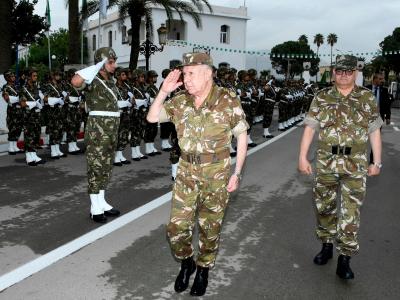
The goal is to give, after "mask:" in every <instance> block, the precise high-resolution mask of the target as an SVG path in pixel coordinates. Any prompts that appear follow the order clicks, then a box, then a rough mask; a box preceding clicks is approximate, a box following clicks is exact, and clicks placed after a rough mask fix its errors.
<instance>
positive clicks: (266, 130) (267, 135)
mask: <svg viewBox="0 0 400 300" xmlns="http://www.w3.org/2000/svg"><path fill="white" fill-rule="evenodd" d="M263 137H265V138H273V137H274V136H273V135H272V134H271V133H270V132H269V128H264V134H263Z"/></svg>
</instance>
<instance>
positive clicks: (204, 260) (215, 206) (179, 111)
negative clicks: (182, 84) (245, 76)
mask: <svg viewBox="0 0 400 300" xmlns="http://www.w3.org/2000/svg"><path fill="white" fill-rule="evenodd" d="M168 120H170V121H172V122H173V123H174V124H175V127H176V130H177V134H178V140H179V146H180V148H181V151H182V154H181V155H182V156H181V158H180V160H179V166H178V173H177V177H176V181H175V184H174V188H173V196H172V211H171V219H170V222H169V224H168V226H167V232H168V237H169V239H170V243H171V248H172V251H173V252H174V254H175V256H176V257H177V258H178V259H185V258H188V257H191V256H193V246H192V243H191V242H192V232H193V228H194V226H195V217H196V212H197V213H198V223H199V252H200V253H199V255H198V258H197V265H199V266H201V267H212V266H213V265H214V263H215V258H216V255H217V251H218V244H219V236H220V232H221V225H222V220H223V217H224V213H225V208H226V206H227V204H228V199H229V194H228V192H227V190H226V186H227V183H228V179H229V175H230V174H229V169H230V157H229V145H230V142H231V138H232V134H233V135H235V136H238V135H239V134H241V133H243V132H245V131H246V130H247V128H248V124H247V122H246V121H245V114H244V112H243V110H242V108H241V105H240V103H239V101H238V99H237V97H236V94H235V93H232V92H230V91H229V90H227V89H225V88H219V87H217V86H216V85H215V84H214V85H213V86H212V90H211V91H210V94H209V95H208V97H207V98H206V99H205V101H204V103H203V104H202V106H201V107H200V108H199V109H195V107H194V101H193V98H192V96H190V95H189V94H188V93H187V92H181V93H179V94H178V95H176V96H175V97H174V98H173V99H172V100H171V101H169V102H167V103H165V104H164V109H163V110H162V111H161V114H160V122H165V121H168Z"/></svg>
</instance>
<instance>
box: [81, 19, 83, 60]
mask: <svg viewBox="0 0 400 300" xmlns="http://www.w3.org/2000/svg"><path fill="white" fill-rule="evenodd" d="M81 67H83V24H82V32H81Z"/></svg>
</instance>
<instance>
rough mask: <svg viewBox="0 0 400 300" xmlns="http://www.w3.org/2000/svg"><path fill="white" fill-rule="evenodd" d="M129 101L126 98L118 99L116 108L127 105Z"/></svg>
mask: <svg viewBox="0 0 400 300" xmlns="http://www.w3.org/2000/svg"><path fill="white" fill-rule="evenodd" d="M129 104H130V103H129V101H126V100H118V108H125V107H129Z"/></svg>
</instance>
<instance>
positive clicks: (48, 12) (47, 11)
mask: <svg viewBox="0 0 400 300" xmlns="http://www.w3.org/2000/svg"><path fill="white" fill-rule="evenodd" d="M46 22H47V25H49V27H50V26H51V17H50V4H49V0H47V5H46Z"/></svg>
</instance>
